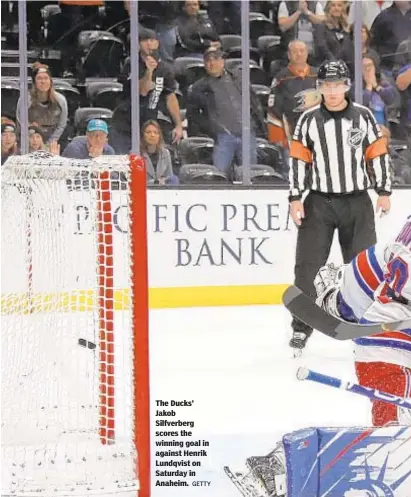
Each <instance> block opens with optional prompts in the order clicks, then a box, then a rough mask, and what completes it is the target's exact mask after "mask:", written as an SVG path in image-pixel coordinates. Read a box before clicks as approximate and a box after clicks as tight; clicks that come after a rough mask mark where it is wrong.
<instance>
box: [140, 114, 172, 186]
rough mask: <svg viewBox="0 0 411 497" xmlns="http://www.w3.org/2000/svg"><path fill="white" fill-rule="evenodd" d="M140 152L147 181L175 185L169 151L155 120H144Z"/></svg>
mask: <svg viewBox="0 0 411 497" xmlns="http://www.w3.org/2000/svg"><path fill="white" fill-rule="evenodd" d="M140 153H141V155H142V156H143V157H144V159H145V161H146V169H147V183H148V184H158V185H177V184H178V178H177V177H176V176H175V175H174V173H173V167H172V163H171V154H170V151H169V150H168V149H167V148H166V147H165V145H164V138H163V133H162V131H161V128H160V125H159V124H158V122H157V121H154V120H149V121H146V122H145V123H144V124H143V126H142V128H141V142H140Z"/></svg>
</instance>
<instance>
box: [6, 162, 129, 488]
mask: <svg viewBox="0 0 411 497" xmlns="http://www.w3.org/2000/svg"><path fill="white" fill-rule="evenodd" d="M128 178H129V161H128V157H110V158H107V157H104V158H101V160H90V161H73V160H68V159H62V158H60V157H55V156H50V155H48V154H31V155H28V156H22V157H13V158H11V159H10V160H9V161H8V162H7V164H6V165H4V166H3V167H2V210H1V214H2V216H1V217H2V231H1V242H2V251H1V271H2V281H1V283H2V289H1V292H2V293H1V311H2V332H1V346H2V352H1V359H2V377H1V388H2V392H1V393H2V405H1V421H2V432H1V437H2V452H1V457H2V475H1V476H2V477H1V494H2V495H22V496H23V495H24V496H28V495H36V496H39V495H41V496H49V495H53V496H61V495H89V494H95V495H102V496H103V495H111V494H117V493H119V492H127V493H128V494H130V495H136V494H137V478H136V450H135V446H134V442H133V426H134V425H133V422H134V419H133V385H132V383H133V380H132V379H133V334H132V321H131V311H130V309H129V308H130V306H129V302H130V299H131V298H132V295H131V290H130V288H131V281H130V278H131V274H130V256H131V247H130V239H129V238H130V237H129V234H128V227H129V224H130V205H131V201H130V192H129V183H128Z"/></svg>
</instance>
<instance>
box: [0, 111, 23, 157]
mask: <svg viewBox="0 0 411 497" xmlns="http://www.w3.org/2000/svg"><path fill="white" fill-rule="evenodd" d="M18 154H19V149H18V146H17V134H16V125H15V124H14V123H13V122H12V121H8V120H4V121H3V119H2V123H1V165H3V164H4V163H5V162H6V160H7V159H8V158H9V157H10V156H11V155H18Z"/></svg>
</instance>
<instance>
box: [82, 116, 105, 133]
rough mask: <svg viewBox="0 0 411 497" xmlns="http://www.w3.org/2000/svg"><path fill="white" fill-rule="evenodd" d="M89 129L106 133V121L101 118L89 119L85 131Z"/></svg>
mask: <svg viewBox="0 0 411 497" xmlns="http://www.w3.org/2000/svg"><path fill="white" fill-rule="evenodd" d="M89 131H103V132H104V133H106V135H108V127H107V123H106V121H103V120H102V119H91V120H90V121H89V122H88V124H87V132H89Z"/></svg>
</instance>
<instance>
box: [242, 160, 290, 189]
mask: <svg viewBox="0 0 411 497" xmlns="http://www.w3.org/2000/svg"><path fill="white" fill-rule="evenodd" d="M250 168H251V169H250V179H251V183H252V184H253V185H258V184H259V185H264V184H270V185H278V186H279V185H287V184H288V182H287V180H286V179H284V178H283V177H282V175H281V174H280V173H278V172H276V171H275V170H274V168H272V167H271V166H267V165H265V164H256V165H251V166H250ZM234 174H235V181H239V182H241V183H242V182H243V175H244V168H243V166H238V167H236V168H235V171H234Z"/></svg>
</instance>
